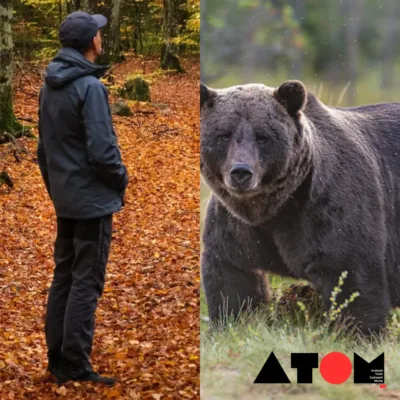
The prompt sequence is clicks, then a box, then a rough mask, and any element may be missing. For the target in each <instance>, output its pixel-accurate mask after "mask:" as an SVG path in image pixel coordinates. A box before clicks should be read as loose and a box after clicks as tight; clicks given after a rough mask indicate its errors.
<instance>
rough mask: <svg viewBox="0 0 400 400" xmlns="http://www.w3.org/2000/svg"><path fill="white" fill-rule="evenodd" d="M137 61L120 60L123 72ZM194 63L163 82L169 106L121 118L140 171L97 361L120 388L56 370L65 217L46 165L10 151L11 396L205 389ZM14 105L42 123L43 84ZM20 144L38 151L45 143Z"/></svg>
mask: <svg viewBox="0 0 400 400" xmlns="http://www.w3.org/2000/svg"><path fill="white" fill-rule="evenodd" d="M135 62H136V61H134V60H129V61H128V62H126V63H125V64H122V65H121V66H119V67H117V68H116V69H115V70H114V73H115V75H116V79H117V80H118V79H119V80H122V79H123V77H124V75H126V74H127V73H128V72H129V73H131V72H132V70H134V69H135V68H136V67H137V66H136V64H135ZM186 64H187V65H185V68H186V70H187V71H189V74H185V75H168V76H167V75H160V76H159V77H158V78H157V79H156V80H155V81H154V83H153V85H152V88H151V89H152V98H153V101H154V103H157V104H163V107H156V106H153V105H151V104H150V105H145V104H135V105H133V106H132V110H133V113H134V115H133V116H132V117H126V118H123V117H114V124H115V128H116V131H117V134H118V138H119V142H120V145H121V148H122V155H123V159H124V162H125V164H126V165H127V168H128V172H129V175H130V178H131V179H130V185H129V186H128V189H127V194H126V204H125V208H124V209H123V211H122V212H120V213H118V214H116V215H115V220H114V221H115V222H114V228H113V243H112V247H111V255H110V261H109V263H108V266H107V279H106V287H105V291H104V294H103V297H102V299H101V300H100V302H99V308H98V311H97V320H96V333H95V343H94V346H93V353H92V362H93V365H94V368H95V369H96V370H98V371H99V372H101V373H104V374H105V375H109V376H115V377H116V378H117V380H118V384H117V385H116V387H114V388H103V387H98V386H94V385H92V384H89V383H84V382H80V383H78V382H68V383H66V384H65V385H63V386H60V387H58V386H57V385H55V384H54V382H51V381H50V379H49V376H48V375H46V374H45V369H46V365H47V359H46V358H47V357H46V347H45V340H44V314H45V304H46V299H47V293H48V288H49V285H50V282H51V278H52V273H53V268H54V263H53V258H52V257H53V245H54V240H55V234H56V225H55V215H54V211H53V208H52V205H51V203H50V201H49V199H48V196H47V194H46V192H45V188H44V184H43V182H42V180H41V177H40V174H39V168H38V166H37V165H35V164H34V163H32V162H28V161H24V160H23V161H22V162H21V163H16V162H15V161H14V160H13V159H12V157H11V156H10V158H8V159H5V160H0V167H4V169H5V170H6V171H7V172H8V173H9V174H10V176H12V179H13V181H14V188H13V189H12V190H8V189H5V188H3V187H1V188H0V343H1V346H0V398H1V399H2V400H6V399H38V398H40V399H41V400H42V399H44V400H45V399H54V398H66V399H103V398H104V399H118V398H121V399H182V398H191V399H196V398H199V362H198V361H199V360H198V357H199V251H200V249H199V106H198V104H199V98H198V82H199V64H198V62H197V61H190V62H187V63H186ZM31 79H36V78H35V77H32V78H31ZM113 100H115V99H113ZM164 105H165V106H164ZM15 110H16V113H17V115H18V116H24V117H29V118H32V119H33V120H34V121H36V120H37V93H34V96H33V95H30V96H26V94H24V93H16V94H15ZM166 111H168V112H166ZM21 141H22V142H23V144H24V145H25V146H26V147H27V148H28V149H29V150H30V152H31V153H32V154H34V153H35V151H36V143H35V141H33V140H29V139H21ZM0 169H2V168H0Z"/></svg>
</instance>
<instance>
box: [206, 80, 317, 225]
mask: <svg viewBox="0 0 400 400" xmlns="http://www.w3.org/2000/svg"><path fill="white" fill-rule="evenodd" d="M306 103H307V91H306V89H305V87H304V85H303V84H302V83H301V82H299V81H287V82H285V83H283V84H282V85H281V86H280V87H279V88H277V89H273V88H270V87H267V86H264V85H260V84H248V85H242V86H234V87H231V88H228V89H219V90H215V89H211V88H208V87H207V86H206V85H204V84H201V87H200V107H201V157H200V165H201V172H202V175H203V177H204V178H205V180H206V182H207V184H208V185H209V186H210V187H211V189H212V190H213V191H214V192H215V193H216V195H217V196H218V197H219V198H220V199H221V200H222V201H223V202H224V203H225V205H226V206H228V208H230V209H231V211H232V212H233V213H234V214H236V215H237V216H238V217H239V218H241V219H242V220H244V221H245V222H247V223H250V224H252V225H257V224H258V223H260V222H263V221H265V220H266V219H269V218H270V217H271V216H272V215H271V213H272V214H276V211H277V210H276V208H277V207H278V206H280V205H282V201H283V200H282V199H283V197H288V196H290V194H291V193H292V192H293V191H294V190H295V189H296V188H297V187H298V186H299V182H298V181H299V180H301V179H304V177H303V176H302V177H300V176H299V175H304V171H302V170H301V169H303V170H305V169H307V168H308V169H309V165H303V164H309V162H305V163H303V162H302V159H303V158H304V157H306V159H308V158H309V157H307V153H309V149H308V146H304V142H305V141H307V139H305V136H307V133H306V134H305V131H307V121H306V119H305V117H304V115H303V110H304V108H305V106H306ZM304 147H306V148H304ZM308 161H310V160H308ZM293 174H294V175H296V176H295V177H293ZM294 186H296V187H294ZM260 202H261V203H263V205H260V204H258V203H260ZM264 203H267V204H264ZM278 203H279V204H278ZM246 206H247V207H246ZM257 206H259V207H257ZM251 207H253V208H254V210H253V211H251V210H250V209H249V208H251ZM261 208H263V210H261ZM278 208H279V207H278ZM245 214H249V215H247V216H246V215H245ZM250 214H254V215H250Z"/></svg>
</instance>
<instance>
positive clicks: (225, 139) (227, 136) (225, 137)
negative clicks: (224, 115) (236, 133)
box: [220, 133, 231, 142]
mask: <svg viewBox="0 0 400 400" xmlns="http://www.w3.org/2000/svg"><path fill="white" fill-rule="evenodd" d="M220 138H221V139H222V140H224V141H225V142H227V141H228V140H229V139H230V138H231V134H230V133H224V134H223V135H221V136H220Z"/></svg>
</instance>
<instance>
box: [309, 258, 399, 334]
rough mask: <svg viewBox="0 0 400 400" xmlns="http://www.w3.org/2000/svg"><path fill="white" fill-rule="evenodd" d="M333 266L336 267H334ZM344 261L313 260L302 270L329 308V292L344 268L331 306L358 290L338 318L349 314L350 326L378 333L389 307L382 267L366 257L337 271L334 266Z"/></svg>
mask: <svg viewBox="0 0 400 400" xmlns="http://www.w3.org/2000/svg"><path fill="white" fill-rule="evenodd" d="M334 265H335V266H336V268H335V267H334ZM339 265H341V266H342V268H343V262H340V261H339V260H337V261H336V262H332V260H331V262H325V263H324V262H323V260H320V262H318V263H316V262H313V263H311V264H309V265H308V266H307V268H306V270H305V275H306V277H307V279H308V280H309V281H310V282H311V283H312V284H313V285H314V286H315V287H316V288H317V290H319V292H320V293H321V294H322V297H323V300H324V305H325V309H326V310H327V311H330V310H331V308H332V291H333V290H334V288H335V287H338V285H339V277H340V275H341V273H342V272H343V271H347V276H346V277H345V279H344V282H343V285H342V286H341V287H340V289H341V291H340V292H339V294H338V295H337V298H336V304H337V305H335V306H334V307H333V309H338V308H339V307H340V305H341V304H344V303H345V301H346V300H349V299H350V298H351V296H352V295H353V294H354V293H356V292H357V293H358V296H356V297H355V299H354V301H352V302H351V303H349V304H348V306H347V307H345V308H343V309H342V312H341V313H340V314H341V315H340V317H341V318H345V317H350V319H351V325H350V326H354V325H355V326H357V328H358V329H359V330H360V331H361V332H362V333H363V334H365V335H370V334H371V333H378V332H379V331H380V330H381V329H382V328H384V327H385V325H386V321H387V315H388V312H389V310H390V307H391V305H390V294H389V290H388V287H387V282H386V279H385V273H384V271H385V270H384V266H381V268H380V267H379V265H373V263H370V262H368V261H367V260H365V261H364V262H363V263H362V262H360V261H359V262H358V263H357V262H354V263H349V264H346V265H347V268H343V269H342V270H340V271H339V270H338V269H337V266H339Z"/></svg>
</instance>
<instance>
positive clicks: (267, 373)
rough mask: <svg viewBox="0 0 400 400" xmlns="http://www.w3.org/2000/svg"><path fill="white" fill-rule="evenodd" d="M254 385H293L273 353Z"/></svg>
mask: <svg viewBox="0 0 400 400" xmlns="http://www.w3.org/2000/svg"><path fill="white" fill-rule="evenodd" d="M253 383H291V382H290V380H289V378H288V377H287V375H286V373H285V371H284V370H283V368H282V366H281V364H279V361H278V359H277V358H276V357H275V354H274V352H272V353H271V354H270V355H269V357H268V359H267V361H265V364H264V366H263V367H262V368H261V371H260V372H259V374H258V375H257V378H256V380H255V381H254V382H253Z"/></svg>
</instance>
